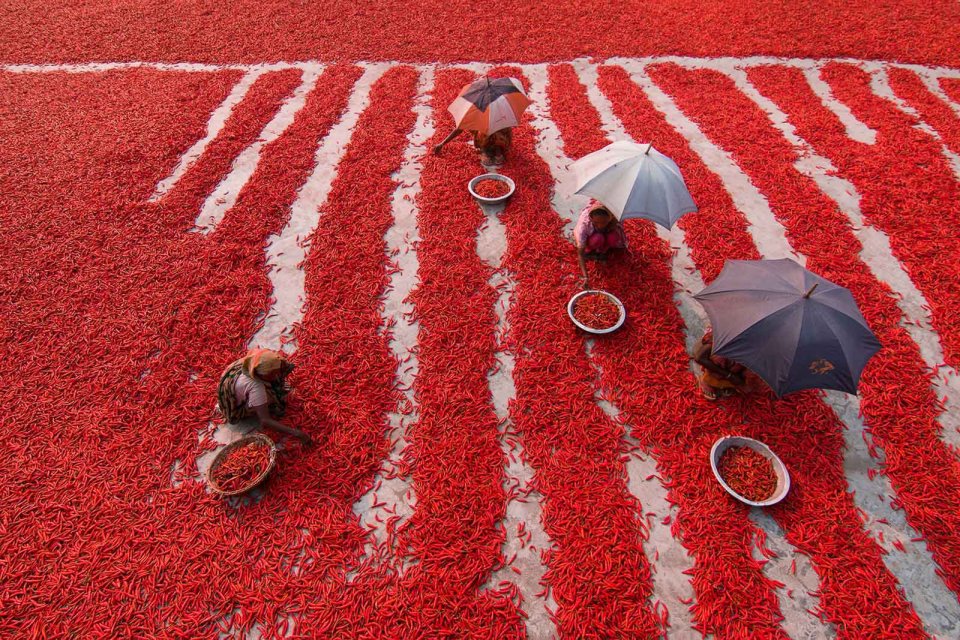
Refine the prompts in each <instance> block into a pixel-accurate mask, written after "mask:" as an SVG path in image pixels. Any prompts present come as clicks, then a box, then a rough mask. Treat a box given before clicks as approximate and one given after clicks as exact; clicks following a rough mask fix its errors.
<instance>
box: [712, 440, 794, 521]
mask: <svg viewBox="0 0 960 640" xmlns="http://www.w3.org/2000/svg"><path fill="white" fill-rule="evenodd" d="M730 447H749V448H750V449H753V450H754V451H756V452H757V453H759V454H761V455H763V457H764V458H766V459H767V460H770V461H771V462H772V463H773V472H774V474H776V476H777V488H776V489H774V490H773V495H772V496H770V497H769V498H767V499H766V500H763V501H761V502H755V501H753V500H747V499H746V498H744V497H743V496H741V495H740V494H739V493H737V492H736V491H734V490H733V489H731V488H730V486H729V485H728V484H727V483H726V482H724V481H723V478H722V477H720V471H719V470H717V463H718V462H719V460H720V456H722V455H723V452H724V451H726V450H727V449H729V448H730ZM710 468H711V469H713V475H714V476H716V478H717V482H719V483H720V486H722V487H723V488H724V489H726V491H727V493H729V494H730V495H732V496H733V497H734V498H736V499H737V500H739V501H740V502H742V503H744V504H748V505H750V506H751V507H769V506H771V505H774V504H777V503H778V502H780V501H781V500H783V499H784V498H785V497H787V492H789V491H790V474H789V473H788V472H787V467H786V466H785V465H784V464H783V461H782V460H780V458H778V457H777V454H775V453H774V452H773V451H771V450H770V448H769V447H768V446H767V445H765V444H763V443H762V442H760V441H759V440H754V439H753V438H744V437H742V436H725V437H723V438H720V439H719V440H717V441H716V442H714V443H713V447H712V448H711V449H710Z"/></svg>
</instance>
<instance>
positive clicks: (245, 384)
mask: <svg viewBox="0 0 960 640" xmlns="http://www.w3.org/2000/svg"><path fill="white" fill-rule="evenodd" d="M293 368H294V367H293V363H292V362H290V361H289V360H287V357H286V356H285V355H283V354H282V353H280V352H279V351H271V350H269V349H253V350H252V351H250V352H249V353H247V355H245V356H244V357H243V358H241V359H239V360H237V361H236V362H234V363H233V364H231V365H230V366H229V367H227V370H226V371H224V372H223V376H222V377H221V378H220V385H219V386H218V387H217V400H218V407H219V409H220V412H221V413H222V414H223V417H224V419H225V420H226V421H227V422H236V421H238V420H243V419H245V418H251V417H253V416H256V417H257V419H258V421H259V423H260V428H264V427H269V428H270V429H274V430H276V431H280V432H281V433H285V434H287V435H291V436H294V437H296V438H299V439H300V440H301V441H302V442H303V443H304V444H309V443H310V436H308V435H307V434H306V433H304V432H303V431H300V430H299V429H294V428H293V427H288V426H287V425H285V424H283V423H282V422H280V421H278V420H277V419H276V418H282V417H283V414H284V413H285V412H286V409H287V402H286V396H287V394H288V393H289V392H290V389H289V387H287V384H286V382H287V376H288V375H290V372H291V371H293ZM274 416H276V418H275V417H274Z"/></svg>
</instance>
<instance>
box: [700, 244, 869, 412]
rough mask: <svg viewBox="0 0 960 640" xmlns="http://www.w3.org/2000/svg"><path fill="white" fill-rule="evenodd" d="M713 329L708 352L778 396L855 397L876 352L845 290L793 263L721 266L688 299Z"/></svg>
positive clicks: (754, 262) (743, 262) (752, 262)
mask: <svg viewBox="0 0 960 640" xmlns="http://www.w3.org/2000/svg"><path fill="white" fill-rule="evenodd" d="M694 298H696V299H697V300H699V301H700V304H702V305H703V308H704V309H706V311H707V315H708V316H709V317H710V323H711V324H712V325H713V352H714V353H715V354H716V355H718V356H723V357H725V358H729V359H731V360H734V361H736V362H739V363H740V364H742V365H743V366H745V367H747V368H748V369H750V370H751V371H753V372H754V373H756V374H757V375H758V376H760V377H761V378H763V380H764V381H765V382H766V383H767V384H768V385H770V388H771V389H773V391H774V393H776V394H777V397H780V396H783V395H785V394H787V393H791V392H793V391H799V390H801V389H837V390H840V391H846V392H847V393H856V392H857V384H858V383H859V381H860V372H861V371H863V368H864V366H866V364H867V361H868V360H869V359H870V358H871V357H872V356H873V354H875V353H876V352H877V351H878V350H879V349H880V341H879V340H877V337H876V336H875V335H874V334H873V332H872V331H871V330H870V327H868V326H867V321H866V320H864V318H863V315H862V314H861V313H860V310H859V309H858V308H857V304H856V302H855V301H854V300H853V296H852V295H851V294H850V292H849V291H848V290H847V289H844V288H843V287H841V286H839V285H837V284H834V283H832V282H830V281H829V280H826V279H825V278H821V277H820V276H818V275H817V274H815V273H812V272H810V271H807V270H806V269H804V268H803V267H801V266H800V265H799V264H797V263H796V262H794V261H793V260H790V259H787V258H784V259H781V260H727V262H726V264H724V266H723V271H721V272H720V275H719V276H717V279H716V280H714V281H713V282H712V283H711V284H710V286H708V287H707V288H706V289H704V290H703V291H701V292H700V293H698V294H697V295H695V296H694Z"/></svg>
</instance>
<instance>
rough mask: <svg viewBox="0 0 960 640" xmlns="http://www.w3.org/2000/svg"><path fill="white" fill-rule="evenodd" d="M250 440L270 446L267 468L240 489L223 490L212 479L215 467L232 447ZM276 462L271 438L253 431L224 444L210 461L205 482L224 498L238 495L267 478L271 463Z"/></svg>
mask: <svg viewBox="0 0 960 640" xmlns="http://www.w3.org/2000/svg"><path fill="white" fill-rule="evenodd" d="M251 442H262V443H263V444H265V445H267V446H268V447H270V460H269V462H267V468H266V469H264V470H263V473H261V474H260V475H259V476H257V477H256V478H254V479H253V480H252V481H251V482H250V483H249V484H248V485H247V486H246V487H243V488H242V489H236V490H234V491H224V490H223V489H221V488H220V487H219V486H218V485H217V483H216V481H214V479H213V472H214V471H216V470H217V468H218V467H219V466H220V465H221V464H222V463H223V461H224V460H225V459H226V457H227V454H229V453H230V452H231V451H233V450H234V449H238V448H239V447H243V446H246V445H247V444H249V443H251ZM276 462H277V447H276V445H275V444H273V440H271V439H270V438H268V437H267V436H265V435H263V434H262V433H255V434H253V435H252V436H244V437H242V438H240V439H239V440H237V441H236V442H231V443H230V444H228V445H227V446H225V447H224V448H223V449H221V450H220V452H219V453H218V454H217V457H216V458H214V459H213V462H211V463H210V468H209V469H207V484H209V485H210V489H211V490H212V491H213V492H214V493H215V494H217V495H219V496H224V497H225V498H228V497H230V496H238V495H240V494H242V493H246V492H247V491H250V490H251V489H253V488H254V487H257V486H259V485H260V484H262V483H263V481H264V480H266V479H267V476H268V475H270V472H271V471H272V470H273V465H275V464H276Z"/></svg>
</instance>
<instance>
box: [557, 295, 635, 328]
mask: <svg viewBox="0 0 960 640" xmlns="http://www.w3.org/2000/svg"><path fill="white" fill-rule="evenodd" d="M592 293H599V294H601V295H605V296H607V297H608V298H610V299H611V300H613V302H614V304H616V305H617V308H618V309H620V318H619V319H618V320H617V322H616V324H614V325H613V326H612V327H610V328H609V329H594V328H593V327H588V326H587V325H585V324H583V323H582V322H580V321H579V320H577V319H576V318H575V317H574V315H573V306H574V305H575V304H576V302H577V300H579V299H580V298H582V297H583V296H585V295H588V294H592ZM567 315H569V316H570V320H571V321H572V322H573V324H575V325H577V327H578V328H580V329H582V330H584V331H586V332H587V333H592V334H594V335H597V336H600V335H603V334H605V333H613V332H614V331H616V330H617V329H619V328H620V327H622V326H623V323H624V322H625V321H626V319H627V309H626V308H625V307H624V306H623V303H622V302H620V300H619V299H618V298H617V296H615V295H613V294H612V293H610V292H608V291H602V290H600V289H589V290H587V291H581V292H580V293H578V294H576V295H575V296H573V297H572V298H570V302H568V303H567Z"/></svg>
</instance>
